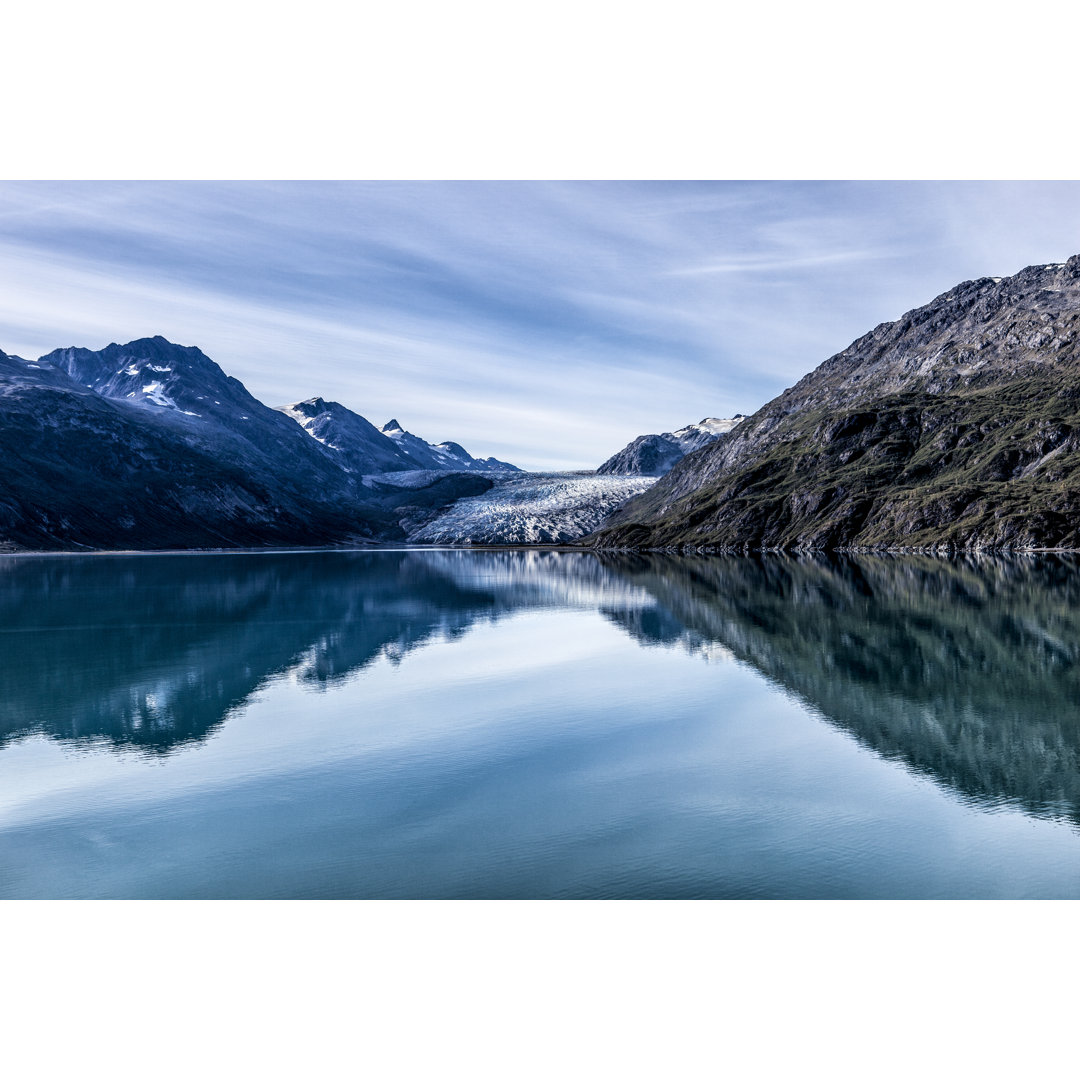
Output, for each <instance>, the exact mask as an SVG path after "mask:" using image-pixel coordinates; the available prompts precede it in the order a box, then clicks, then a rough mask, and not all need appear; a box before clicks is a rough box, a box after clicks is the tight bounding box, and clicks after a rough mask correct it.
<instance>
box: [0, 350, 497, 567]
mask: <svg viewBox="0 0 1080 1080" xmlns="http://www.w3.org/2000/svg"><path fill="white" fill-rule="evenodd" d="M342 412H346V413H347V412H348V410H342ZM348 416H349V417H350V418H351V423H352V428H353V429H354V430H356V431H360V430H362V429H361V425H362V424H364V423H366V421H363V419H362V418H361V417H357V416H356V415H355V414H352V413H349V414H348ZM368 426H369V427H370V425H368ZM371 430H372V431H373V432H374V437H375V438H376V439H381V440H382V441H383V443H384V444H385V447H386V448H387V449H386V450H385V451H384V453H386V454H387V455H388V457H387V462H388V463H389V464H391V465H392V466H393V467H395V468H398V469H406V468H413V467H414V466H412V464H411V463H410V461H409V459H407V458H406V457H404V456H402V455H399V454H398V453H397V452H396V450H395V447H394V444H393V442H392V441H391V440H389V439H387V438H386V437H385V436H383V435H381V434H380V433H379V432H376V431H374V429H373V428H372V429H371ZM395 462H396V464H394V463H395ZM343 464H344V463H343V461H342V455H341V453H340V452H339V451H338V450H337V449H336V448H335V447H332V446H329V445H326V444H325V443H324V442H322V441H320V440H319V439H317V438H311V437H309V435H308V434H307V433H305V431H304V429H302V428H301V427H299V426H298V425H297V424H296V423H295V422H294V420H293V419H292V418H290V417H289V416H286V415H283V414H282V413H281V412H279V411H277V410H275V409H271V408H269V407H268V406H266V405H264V404H262V402H260V401H258V400H257V399H256V398H254V397H253V396H252V395H251V394H250V393H248V391H247V390H246V389H245V387H244V385H243V384H242V383H241V382H240V381H239V380H237V379H234V378H232V377H231V376H228V375H226V374H225V372H224V371H222V369H221V368H220V367H219V366H218V365H217V364H216V363H215V362H214V361H213V360H211V359H210V358H209V357H208V356H206V355H205V354H204V353H203V352H201V351H200V350H199V349H197V348H193V347H187V346H181V345H175V344H173V343H171V342H169V341H166V340H165V339H164V338H162V337H153V338H141V339H139V340H137V341H132V342H128V343H127V344H126V345H118V344H112V345H109V346H107V347H106V348H104V349H100V350H91V349H83V348H67V349H57V350H55V351H54V352H52V353H49V354H48V355H47V356H44V357H41V358H40V359H39V360H34V361H27V360H23V359H21V358H20V357H17V356H9V355H7V354H6V353H2V352H0V550H12V549H16V550H17V549H30V550H57V549H59V550H64V549H68V550H70V549H73V548H76V549H77V548H106V549H117V548H120V549H147V550H149V549H159V548H203V547H250V546H267V545H278V546H279V545H289V546H311V545H326V544H337V545H341V544H349V545H353V544H357V543H366V542H372V541H401V540H403V539H404V538H405V536H406V531H407V530H406V528H404V527H403V526H402V524H401V523H402V522H403V521H404V522H407V523H408V528H409V529H413V528H416V527H418V526H419V525H420V524H422V523H423V522H425V521H426V520H429V519H430V518H431V517H434V516H435V515H436V514H438V513H439V512H440V510H442V509H443V508H444V507H445V506H447V505H449V504H450V503H452V502H453V501H454V500H455V499H457V498H460V497H461V496H462V495H476V494H479V493H481V492H483V491H485V490H486V489H487V488H488V487H490V486H491V480H490V479H489V478H487V477H486V476H482V475H476V476H468V477H459V478H455V477H454V476H448V475H447V474H446V473H445V472H442V473H439V474H436V475H433V476H430V477H424V476H420V477H418V478H417V479H416V481H415V482H414V483H412V484H410V485H409V486H408V487H407V488H404V489H403V488H401V487H395V486H387V485H379V484H371V483H367V482H364V481H362V479H361V478H360V477H359V476H354V475H352V473H351V472H350V471H349V470H348V469H347V468H345V467H343ZM376 464H379V463H376Z"/></svg>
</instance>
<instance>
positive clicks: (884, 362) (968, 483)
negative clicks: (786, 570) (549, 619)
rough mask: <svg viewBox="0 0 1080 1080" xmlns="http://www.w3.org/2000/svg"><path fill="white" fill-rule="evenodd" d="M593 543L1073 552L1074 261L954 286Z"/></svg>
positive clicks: (776, 405)
mask: <svg viewBox="0 0 1080 1080" xmlns="http://www.w3.org/2000/svg"><path fill="white" fill-rule="evenodd" d="M590 542H592V543H595V544H598V545H600V546H613V547H704V548H714V549H718V550H759V549H770V548H777V549H844V548H934V549H940V550H956V549H965V550H977V549H984V548H1001V549H1026V548H1053V547H1080V256H1074V257H1073V258H1071V259H1069V260H1068V262H1066V263H1056V264H1050V265H1040V266H1031V267H1028V268H1027V269H1025V270H1022V271H1020V272H1019V273H1017V274H1015V275H1013V276H1012V277H1006V278H980V279H978V280H976V281H967V282H964V283H962V284H960V285H957V286H956V287H955V288H953V289H950V290H949V291H948V292H947V293H943V294H942V295H941V296H939V297H937V298H936V299H935V300H933V301H932V302H931V303H929V304H927V305H926V306H924V307H921V308H918V309H916V310H914V311H910V312H908V313H907V314H905V315H904V316H902V317H901V318H900V319H898V320H896V321H895V322H890V323H883V324H882V325H881V326H878V327H877V328H875V329H874V330H872V331H871V332H870V333H868V334H866V335H864V336H863V337H861V338H859V339H858V340H857V341H855V342H853V343H852V344H851V345H849V346H848V347H847V348H846V349H844V350H843V351H842V352H840V353H838V354H837V355H835V356H833V357H832V358H830V359H829V360H827V361H825V363H823V364H822V365H821V366H820V367H818V368H817V369H816V370H815V371H813V372H811V373H810V374H809V375H807V376H806V377H805V378H803V379H802V380H801V381H800V382H799V383H798V384H797V385H795V386H794V387H792V388H791V389H789V390H786V391H785V392H784V393H783V394H781V395H780V396H779V397H778V398H776V399H775V400H773V401H771V402H769V404H767V405H766V406H765V407H764V408H762V409H760V410H759V411H758V412H757V413H755V414H754V415H753V416H751V417H749V418H748V419H746V420H744V421H742V423H740V425H739V426H738V428H737V429H735V430H734V431H733V432H731V434H729V435H728V436H726V437H725V438H723V439H721V440H719V441H717V442H715V443H713V444H711V445H709V446H706V447H705V448H704V449H702V450H700V451H698V452H696V453H694V454H690V455H688V456H687V457H685V458H684V459H683V460H682V461H680V462H679V463H678V464H676V465H675V467H674V468H673V469H672V470H671V472H670V473H669V474H668V475H667V476H666V477H664V478H663V479H661V480H660V481H659V482H658V483H657V484H656V485H655V486H654V487H652V488H651V489H650V490H649V492H647V493H646V494H645V495H644V496H642V497H641V498H639V499H636V500H634V501H633V502H631V503H629V504H627V506H626V507H624V508H622V509H621V510H619V511H618V512H617V513H616V514H614V515H613V516H612V518H610V519H609V520H608V522H606V523H605V526H604V528H603V529H602V530H601V531H600V532H598V533H597V534H596V535H595V536H594V537H592V538H591V539H590Z"/></svg>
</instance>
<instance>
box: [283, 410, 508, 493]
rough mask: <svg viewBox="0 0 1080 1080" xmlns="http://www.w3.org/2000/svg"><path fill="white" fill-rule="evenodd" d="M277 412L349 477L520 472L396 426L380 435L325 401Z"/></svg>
mask: <svg viewBox="0 0 1080 1080" xmlns="http://www.w3.org/2000/svg"><path fill="white" fill-rule="evenodd" d="M278 411H279V412H282V413H284V414H285V415H286V416H289V417H291V418H292V419H293V420H295V421H296V422H297V423H298V424H299V425H300V426H301V427H302V428H303V429H304V430H305V431H306V432H307V433H308V434H309V435H310V436H311V437H312V438H313V439H316V440H318V441H319V442H320V443H322V444H323V446H325V447H327V449H329V450H331V451H333V452H334V453H335V455H336V456H337V460H338V463H339V464H340V465H341V467H342V468H343V469H344V470H345V471H346V472H348V473H353V474H356V475H364V474H369V473H387V472H399V471H404V470H409V469H430V470H432V471H434V472H487V473H510V472H520V471H521V470H520V469H518V467H517V466H516V465H511V464H510V463H509V462H507V461H499V460H498V458H493V457H487V458H474V457H473V456H472V455H471V454H470V453H469V452H468V451H467V450H466V449H465V448H464V447H463V446H460V445H459V444H458V443H455V442H443V443H436V444H434V445H433V444H432V443H429V442H425V441H424V440H423V439H421V438H420V437H419V436H418V435H413V434H411V433H410V432H408V431H406V430H405V429H404V428H403V427H402V426H401V425H400V424H399V423H398V422H397V421H396V420H391V421H389V422H388V423H386V424H384V425H383V428H382V430H381V431H380V430H379V429H378V428H376V427H375V425H374V424H372V423H370V422H369V421H367V420H365V419H364V418H363V417H362V416H360V415H359V413H354V412H353V411H352V410H351V409H347V408H345V406H344V405H339V404H338V403H337V402H336V401H324V400H323V399H322V398H321V397H315V398H308V400H307V401H298V402H296V403H295V404H293V405H281V406H279V407H278Z"/></svg>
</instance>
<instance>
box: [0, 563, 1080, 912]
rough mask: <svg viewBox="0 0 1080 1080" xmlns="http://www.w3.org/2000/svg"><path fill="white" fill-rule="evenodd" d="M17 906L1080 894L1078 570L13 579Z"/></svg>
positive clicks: (1, 818)
mask: <svg viewBox="0 0 1080 1080" xmlns="http://www.w3.org/2000/svg"><path fill="white" fill-rule="evenodd" d="M0 896H2V897H5V898H12V897H33V898H45V897H177V898H182V897H243V898H256V897H496V898H498V897H528V898H538V897H655V898H679V897H685V898H690V897H709V898H721V897H747V898H767V897H777V898H781V897H782V898H812V897H866V898H868V897H888V898H892V897H999V896H1000V897H1007V896H1010V897H1011V896H1045V897H1076V896H1080V565H1078V564H1077V563H1076V562H1074V561H1071V560H1069V559H1065V558H1053V557H1039V558H1026V559H1019V558H1018V559H1012V560H1007V559H1001V560H993V559H984V560H980V561H952V562H946V561H941V560H934V559H930V558H904V559H900V558H834V559H826V558H803V559H789V558H781V557H764V558H749V557H744V558H727V557H718V556H717V557H700V558H698V557H680V556H663V555H638V556H610V557H608V556H605V557H597V556H594V555H590V554H573V553H558V552H538V551H532V552H528V551H522V552H510V551H508V552H482V551H422V550H413V551H375V552H323V553H304V554H236V555H155V556H58V557H8V558H4V559H0Z"/></svg>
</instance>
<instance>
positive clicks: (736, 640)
mask: <svg viewBox="0 0 1080 1080" xmlns="http://www.w3.org/2000/svg"><path fill="white" fill-rule="evenodd" d="M540 607H546V608H551V607H570V608H585V609H591V610H594V611H600V612H601V613H602V614H603V615H604V616H605V617H606V618H607V619H609V620H610V621H611V622H612V623H613V624H615V625H617V626H619V627H620V628H621V629H623V630H624V631H625V632H626V633H628V634H630V635H631V636H632V637H633V638H634V639H635V640H637V641H638V642H639V643H641V644H642V645H644V646H662V647H665V648H678V649H683V650H686V651H688V652H691V653H701V654H702V655H705V656H708V655H711V654H715V653H716V652H717V651H719V652H721V653H723V654H724V655H729V656H733V657H734V658H735V659H736V660H738V661H741V662H743V663H744V664H746V665H749V666H750V667H751V668H753V669H754V670H756V671H757V672H759V673H760V674H761V675H763V676H764V677H765V678H766V679H768V680H769V681H771V682H772V683H773V684H775V685H777V686H779V687H781V688H783V689H784V690H785V691H786V692H787V693H789V694H790V695H793V696H795V697H796V698H797V699H798V700H799V701H801V702H802V703H804V704H805V705H808V706H809V707H810V708H811V710H812V712H813V713H815V714H816V715H819V716H820V717H821V718H823V719H824V720H826V721H828V722H829V723H830V724H832V725H835V726H836V727H837V728H840V729H842V730H843V731H845V732H848V733H850V734H851V735H852V736H854V737H855V738H856V739H857V740H859V742H861V743H862V744H864V745H865V746H867V747H870V748H872V749H873V750H874V751H875V752H876V753H877V754H879V755H881V756H883V757H885V758H887V759H890V760H894V761H898V762H901V763H903V764H904V765H905V766H906V767H907V768H908V769H909V770H912V771H913V772H915V773H917V774H920V775H923V776H926V777H928V778H931V779H932V780H934V781H935V782H936V783H938V784H940V785H943V786H944V787H946V788H947V789H949V790H951V791H953V792H955V793H959V794H960V795H961V796H962V797H964V798H965V799H968V800H972V801H974V802H975V803H977V804H979V805H999V804H1010V805H1015V806H1019V807H1021V808H1023V809H1024V810H1025V811H1027V812H1028V813H1031V814H1035V815H1038V816H1044V817H1055V818H1062V817H1064V818H1068V819H1070V820H1071V821H1072V822H1074V823H1078V824H1080V717H1078V711H1077V706H1078V703H1080V666H1078V663H1077V661H1078V658H1080V614H1078V613H1080V567H1078V565H1077V563H1076V561H1075V560H1073V559H1071V558H1067V557H1053V556H1039V557H1025V558H1019V557H1018V558H981V559H967V560H954V561H943V560H938V559H932V558H920V557H903V558H900V557H896V558H889V557H873V558H871V557H835V558H824V557H805V558H788V557H780V556H762V557H723V556H702V557H689V556H674V555H662V554H636V555H616V554H604V555H599V556H597V555H592V554H584V553H582V554H577V553H558V552H510V551H508V552H479V551H476V552H473V551H397V552H390V551H377V552H332V553H318V554H242V555H241V554H238V555H230V556H221V555H178V556H170V557H165V556H155V557H139V556H130V557H129V556H109V557H103V556H87V557H63V558H51V557H50V558H24V557H15V558H6V559H3V560H0V627H2V628H3V645H4V647H3V651H2V653H0V703H2V704H0V708H2V712H0V748H2V747H3V746H5V745H7V744H10V743H13V742H17V741H20V740H23V739H25V738H27V737H29V736H32V735H35V734H44V735H46V736H48V737H51V738H53V739H57V740H63V741H64V742H66V743H68V744H70V745H72V746H74V747H84V748H90V747H92V748H101V747H103V746H106V747H113V748H115V749H117V750H121V751H123V750H135V751H137V752H140V753H143V754H147V755H155V756H156V755H166V754H168V753H169V751H170V750H172V749H173V748H175V747H178V746H182V745H185V744H191V743H193V742H196V741H199V740H205V739H206V738H207V737H208V736H210V735H211V734H212V733H213V732H214V731H215V729H217V728H219V727H220V726H221V725H222V724H223V723H225V722H226V721H227V720H228V718H229V716H230V714H232V713H235V711H236V710H238V709H240V708H241V707H243V706H244V704H245V702H247V701H248V700H249V699H250V698H251V696H252V695H253V693H255V691H257V690H258V689H260V688H261V687H263V686H265V685H267V684H268V683H270V682H272V681H273V680H274V679H277V678H281V677H286V676H287V677H290V678H292V679H294V680H296V681H297V682H298V683H299V684H300V685H302V686H305V687H310V689H311V690H313V691H318V690H321V689H325V688H327V687H329V686H332V685H333V684H335V683H339V682H341V681H343V680H346V679H348V678H349V677H351V676H353V675H354V673H356V672H359V671H361V670H362V669H364V668H365V667H366V666H368V665H370V664H371V663H372V662H373V661H375V660H376V659H377V658H380V657H385V658H389V659H390V660H394V659H395V658H400V657H401V656H403V655H404V654H406V653H408V652H409V651H410V650H414V649H418V648H420V647H421V646H423V645H425V644H426V643H429V642H433V641H440V640H446V639H451V638H454V637H455V636H458V635H460V634H463V633H465V632H466V631H467V630H468V629H469V628H470V627H471V626H472V625H473V624H474V623H477V622H480V621H485V622H491V621H495V620H498V619H500V618H502V617H504V616H507V615H509V614H512V613H515V612H518V611H521V610H522V609H526V608H540ZM0 752H2V751H0Z"/></svg>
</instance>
